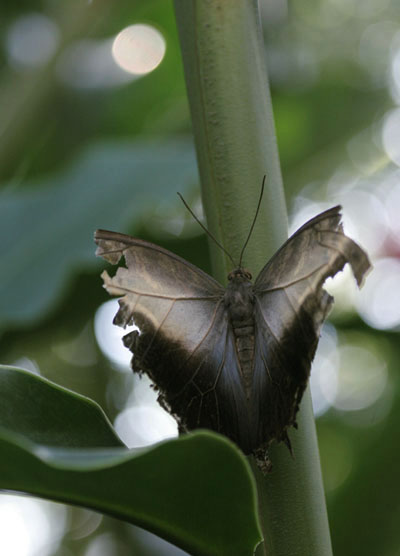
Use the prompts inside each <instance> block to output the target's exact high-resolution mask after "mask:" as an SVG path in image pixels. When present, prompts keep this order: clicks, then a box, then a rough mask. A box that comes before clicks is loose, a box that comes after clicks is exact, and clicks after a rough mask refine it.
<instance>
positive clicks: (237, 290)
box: [224, 268, 254, 399]
mask: <svg viewBox="0 0 400 556" xmlns="http://www.w3.org/2000/svg"><path fill="white" fill-rule="evenodd" d="M228 279H229V283H228V286H227V288H226V292H225V297H224V302H225V306H226V308H227V310H228V314H229V319H230V323H231V326H232V330H233V334H234V336H235V347H236V352H237V356H238V359H239V363H240V370H241V373H242V379H243V386H244V389H245V392H246V396H247V399H250V394H251V385H252V377H253V362H254V293H253V284H252V282H251V274H250V273H249V272H248V271H247V270H245V269H242V268H238V269H235V270H234V271H232V272H231V273H230V274H229V276H228Z"/></svg>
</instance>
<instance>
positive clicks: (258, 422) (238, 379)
mask: <svg viewBox="0 0 400 556" xmlns="http://www.w3.org/2000/svg"><path fill="white" fill-rule="evenodd" d="M340 209H341V207H340V206H336V207H334V208H331V209H329V210H327V211H325V212H323V213H321V214H319V215H318V216H316V217H315V218H313V219H311V220H310V221H308V222H307V223H306V224H304V225H303V226H302V227H301V228H300V229H299V230H298V231H297V232H296V233H295V234H293V235H292V236H291V237H290V238H289V239H288V240H287V241H286V243H284V244H283V245H282V247H281V248H280V249H279V250H278V251H277V252H276V253H275V255H274V256H273V257H272V258H271V259H270V261H269V262H267V264H266V265H265V266H264V268H263V269H262V270H261V272H260V273H259V275H258V276H257V278H256V279H255V281H254V283H253V282H252V276H251V273H250V272H249V271H248V270H246V269H245V268H242V267H241V265H239V266H238V267H237V268H235V269H233V270H232V271H231V272H230V274H229V276H228V285H227V287H226V288H224V287H223V286H222V285H221V284H219V283H218V282H217V281H216V280H214V278H212V277H211V276H209V275H208V274H206V273H205V272H203V271H202V270H200V269H199V268H197V267H196V266H194V265H193V264H191V263H189V262H188V261H186V260H184V259H182V258H181V257H179V256H178V255H175V254H174V253H171V252H170V251H167V250H166V249H163V248H162V247H159V246H158V245H154V244H152V243H149V242H147V241H143V240H141V239H135V238H133V237H130V236H127V235H124V234H120V233H115V232H110V231H105V230H98V231H97V232H96V233H95V241H96V243H97V245H98V249H97V251H96V254H97V255H100V256H101V257H103V258H104V259H106V260H107V261H108V262H110V263H112V264H117V263H118V262H119V260H120V259H121V257H124V258H125V263H126V267H119V268H118V270H117V272H116V274H115V276H114V277H112V278H111V277H110V276H109V275H108V273H107V272H106V271H104V272H103V274H102V278H103V281H104V287H105V288H106V290H107V291H108V292H109V293H110V294H111V295H116V296H122V297H121V298H120V299H119V310H118V313H117V314H116V316H115V318H114V324H117V325H119V326H122V327H126V326H128V325H131V324H135V325H137V327H138V328H139V331H137V330H136V331H134V332H131V333H129V334H127V335H126V336H125V337H124V339H123V341H124V344H125V346H126V347H128V348H129V349H130V350H131V351H132V353H133V358H132V368H133V370H134V371H135V372H138V373H143V372H145V373H147V375H148V376H149V377H150V379H151V380H152V381H153V383H154V385H155V387H156V388H157V390H158V392H159V396H158V401H159V403H160V404H161V406H162V407H163V408H164V409H166V410H167V411H168V412H169V413H170V414H171V415H173V416H174V417H175V419H176V421H177V422H178V426H179V431H180V432H187V431H190V430H193V429H196V428H207V429H212V430H214V431H217V432H219V433H221V434H224V435H225V436H227V437H229V438H230V439H231V440H233V441H234V442H235V443H236V444H237V445H238V446H239V447H240V448H241V449H242V451H243V452H244V453H245V454H250V453H254V454H258V453H260V450H261V451H264V452H265V454H267V448H268V446H269V445H270V443H271V442H272V441H278V442H280V441H283V442H285V443H286V444H287V445H288V447H289V449H290V441H289V437H288V429H289V427H291V426H297V425H296V413H297V411H298V409H299V404H300V401H301V398H302V396H303V393H304V390H305V388H306V386H307V381H308V378H309V375H310V367H311V362H312V360H313V357H314V354H315V350H316V347H317V343H318V339H319V333H320V328H321V325H322V323H323V321H324V319H325V317H326V316H327V314H328V312H329V310H330V308H331V305H332V302H333V298H332V297H331V296H330V295H329V294H328V293H327V292H326V291H325V290H324V289H323V288H322V285H323V283H324V281H325V280H326V278H328V277H329V276H334V275H335V274H336V273H337V272H338V271H339V270H341V269H342V268H343V267H344V265H345V264H346V263H350V266H351V268H352V271H353V274H354V276H355V278H356V281H357V283H358V285H359V286H360V285H361V283H362V280H363V277H364V275H365V273H366V272H367V270H368V269H369V268H370V262H369V260H368V257H367V255H366V253H365V252H364V251H363V250H362V249H361V248H360V247H359V246H358V245H357V244H356V243H355V242H354V241H353V240H351V239H350V238H349V237H347V236H346V235H344V233H343V230H342V226H341V223H340V220H341V214H340ZM266 457H267V456H266Z"/></svg>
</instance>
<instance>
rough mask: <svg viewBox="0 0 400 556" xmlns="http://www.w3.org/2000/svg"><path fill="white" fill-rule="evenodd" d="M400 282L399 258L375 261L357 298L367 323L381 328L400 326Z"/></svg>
mask: <svg viewBox="0 0 400 556" xmlns="http://www.w3.org/2000/svg"><path fill="white" fill-rule="evenodd" d="M399 284H400V261H399V260H398V259H396V258H391V257H387V258H385V259H380V260H378V261H376V262H375V263H374V269H373V272H371V274H370V275H369V276H368V280H366V282H365V284H364V287H363V289H362V290H361V293H360V296H359V297H358V299H357V308H358V312H359V313H360V316H361V317H362V318H363V319H364V320H365V322H366V323H368V324H369V325H370V326H373V327H374V328H377V329H379V330H389V329H393V328H398V327H399V326H400V295H399Z"/></svg>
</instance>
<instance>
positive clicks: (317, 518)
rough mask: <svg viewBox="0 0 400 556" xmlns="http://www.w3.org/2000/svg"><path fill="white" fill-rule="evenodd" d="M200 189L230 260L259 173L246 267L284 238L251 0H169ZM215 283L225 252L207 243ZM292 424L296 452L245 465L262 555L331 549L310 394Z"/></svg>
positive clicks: (324, 553)
mask: <svg viewBox="0 0 400 556" xmlns="http://www.w3.org/2000/svg"><path fill="white" fill-rule="evenodd" d="M175 12H176V18H177V24H178V31H179V36H180V41H181V47H182V55H183V63H184V70H185V77H186V83H187V89H188V96H189V103H190V109H191V114H192V121H193V130H194V136H195V143H196V150H197V157H198V164H199V172H200V178H201V185H202V197H203V203H204V207H205V212H206V215H207V223H208V226H209V229H210V230H211V232H212V233H213V234H214V235H215V236H216V238H217V239H218V240H219V241H220V242H221V243H222V244H223V245H224V247H225V248H226V249H227V250H228V251H229V252H230V253H231V254H232V256H233V258H234V259H235V261H237V260H238V258H239V254H240V251H241V248H242V246H243V244H244V241H245V238H246V236H247V233H248V230H249V228H250V225H251V222H252V219H253V217H254V211H255V207H256V204H257V200H258V197H259V194H260V188H261V182H262V178H263V176H264V174H266V176H267V180H266V192H265V196H264V199H263V203H262V207H261V210H260V214H259V217H258V219H257V223H256V225H255V228H254V232H253V235H252V238H251V240H250V243H249V245H248V248H247V250H246V253H245V257H244V261H243V262H244V266H246V267H247V268H249V269H250V270H251V272H252V273H253V275H256V274H257V273H258V271H259V270H260V269H261V268H262V266H263V265H264V264H265V262H266V260H267V259H268V258H269V257H270V256H271V255H272V254H273V253H274V251H275V250H276V249H277V247H279V245H280V244H281V243H282V242H283V241H284V240H285V239H286V237H287V223H286V211H285V201H284V194H283V187H282V178H281V173H280V165H279V156H278V150H277V145H276V138H275V129H274V123H273V115H272V105H271V99H270V95H269V87H268V79H267V70H266V63H265V57H264V45H263V41H262V34H261V26H260V20H259V14H258V6H257V2H256V0H175ZM210 249H211V255H212V263H213V269H214V275H215V276H216V277H217V278H218V279H219V280H221V281H222V282H225V281H226V276H227V273H228V271H229V270H230V268H231V263H230V261H229V259H228V258H227V257H226V256H225V255H224V254H223V253H222V252H221V250H220V249H219V248H218V247H217V246H215V245H214V244H211V245H210ZM298 421H299V430H298V431H293V432H291V433H290V437H291V439H292V444H293V452H294V458H292V457H291V456H290V454H289V452H288V450H287V448H286V447H285V446H282V445H278V446H273V447H272V449H271V459H272V462H273V466H274V467H273V472H272V473H271V474H270V475H268V476H267V477H263V476H262V475H261V474H260V472H259V471H258V469H257V468H256V466H255V465H254V462H253V463H252V465H253V470H254V475H255V477H256V482H257V490H258V497H259V518H260V524H261V528H262V530H263V533H264V537H265V539H266V542H265V545H264V547H263V548H262V549H261V550H263V551H264V553H265V554H268V556H271V555H274V556H275V555H282V556H288V555H289V554H290V555H291V556H293V555H301V556H303V555H307V556H330V555H331V554H332V551H331V545H330V535H329V528H328V520H327V513H326V506H325V499H324V493H323V487H322V479H321V471H320V464H319V455H318V445H317V440H316V434H315V424H314V418H313V414H312V409H311V400H310V396H309V394H307V395H306V396H305V397H304V400H303V403H302V407H301V411H300V414H299V419H298Z"/></svg>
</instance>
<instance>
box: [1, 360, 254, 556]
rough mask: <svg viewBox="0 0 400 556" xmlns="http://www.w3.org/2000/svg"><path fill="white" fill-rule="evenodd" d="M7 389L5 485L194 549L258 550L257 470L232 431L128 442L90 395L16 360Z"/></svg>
mask: <svg viewBox="0 0 400 556" xmlns="http://www.w3.org/2000/svg"><path fill="white" fill-rule="evenodd" d="M0 392H1V399H0V489H3V490H7V491H15V492H22V493H29V494H32V495H34V496H39V497H42V498H47V499H50V500H56V501H60V502H65V503H70V504H77V505H81V506H85V507H88V508H92V509H94V510H96V511H100V512H103V513H107V514H110V515H112V516H114V517H117V518H120V519H123V520H126V521H129V522H131V523H134V524H136V525H139V526H142V527H144V528H145V529H147V530H149V531H151V532H153V533H156V534H158V535H159V536H161V537H163V538H165V539H166V540H168V541H170V542H173V543H175V544H176V545H177V546H179V547H181V548H182V549H184V550H187V551H188V552H189V553H190V554H193V555H204V556H212V555H215V556H217V555H218V556H225V555H226V556H228V555H231V554H235V556H247V555H251V554H253V551H254V548H255V545H256V544H257V543H258V542H259V541H260V532H259V526H258V518H257V511H256V492H255V485H254V479H253V476H252V473H251V471H250V468H249V465H248V462H247V460H246V458H245V457H244V456H243V454H242V453H241V452H240V451H239V450H238V449H237V448H236V447H235V446H234V445H233V444H232V443H231V442H230V441H229V440H227V439H226V438H224V437H221V436H220V435H217V434H215V433H212V432H209V431H199V432H196V433H193V434H190V435H186V436H184V437H181V438H179V439H176V440H171V441H168V442H164V443H160V444H158V445H155V446H152V447H150V448H140V449H136V450H128V449H126V448H125V447H122V443H121V442H120V441H119V440H118V439H117V437H116V435H115V434H114V433H113V431H112V428H111V426H110V424H109V422H108V421H107V419H106V417H105V415H104V414H103V412H102V411H101V409H100V408H99V407H98V406H97V405H96V404H95V403H94V402H92V401H91V400H88V399H87V398H85V397H83V396H79V395H77V394H74V393H72V392H70V391H68V390H66V389H64V388H61V387H59V386H56V385H55V384H52V383H51V382H49V381H47V380H44V379H42V378H40V377H38V376H36V375H33V374H30V373H27V372H25V371H21V370H19V369H15V368H10V367H1V369H0ZM33 439H35V442H34V441H33ZM44 442H45V443H46V444H44ZM96 445H97V446H100V447H99V448H91V447H93V446H96ZM78 446H80V447H78ZM107 446H109V447H107Z"/></svg>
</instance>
